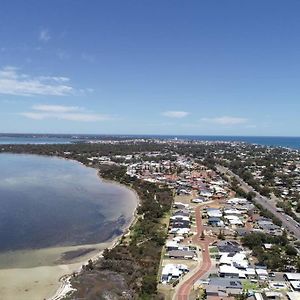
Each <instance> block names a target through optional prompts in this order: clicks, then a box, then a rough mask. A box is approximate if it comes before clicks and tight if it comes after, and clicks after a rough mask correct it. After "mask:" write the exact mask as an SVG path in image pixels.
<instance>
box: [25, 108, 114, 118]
mask: <svg viewBox="0 0 300 300" xmlns="http://www.w3.org/2000/svg"><path fill="white" fill-rule="evenodd" d="M19 115H21V116H23V117H26V118H28V119H33V120H45V119H57V120H67V121H81V122H99V121H108V120H112V119H113V118H112V117H111V116H109V115H103V114H96V113H90V112H85V109H84V108H81V107H78V106H64V105H47V104H38V105H34V106H33V107H32V110H31V111H28V112H22V113H19Z"/></svg>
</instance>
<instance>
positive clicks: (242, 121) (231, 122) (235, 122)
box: [201, 116, 248, 125]
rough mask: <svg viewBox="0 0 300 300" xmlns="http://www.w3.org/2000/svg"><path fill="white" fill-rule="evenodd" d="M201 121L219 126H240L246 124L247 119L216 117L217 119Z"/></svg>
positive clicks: (203, 119)
mask: <svg viewBox="0 0 300 300" xmlns="http://www.w3.org/2000/svg"><path fill="white" fill-rule="evenodd" d="M201 121H204V122H210V123H215V124H220V125H240V124H245V123H247V122H248V119H246V118H238V117H229V116H223V117H217V118H202V119H201Z"/></svg>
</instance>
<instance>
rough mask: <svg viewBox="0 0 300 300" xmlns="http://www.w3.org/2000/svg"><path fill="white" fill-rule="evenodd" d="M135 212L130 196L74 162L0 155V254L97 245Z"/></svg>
mask: <svg viewBox="0 0 300 300" xmlns="http://www.w3.org/2000/svg"><path fill="white" fill-rule="evenodd" d="M135 207H136V198H135V195H134V193H133V192H132V191H130V190H128V189H126V188H125V187H122V186H119V185H115V184H111V183H107V182H103V181H101V180H99V177H98V176H97V173H96V170H94V169H92V168H87V167H85V166H83V165H81V164H79V163H77V162H74V161H67V160H63V159H59V158H50V157H44V156H35V155H16V154H0V251H7V250H18V249H36V248H46V247H52V246H57V245H59V246H60V245H62V246H66V245H81V244H91V243H98V242H103V241H106V240H108V239H109V238H112V237H113V236H115V235H117V234H120V229H121V228H123V227H124V226H125V224H127V223H128V222H129V221H130V219H131V217H132V213H133V211H134V209H135Z"/></svg>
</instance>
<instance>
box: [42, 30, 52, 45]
mask: <svg viewBox="0 0 300 300" xmlns="http://www.w3.org/2000/svg"><path fill="white" fill-rule="evenodd" d="M50 39H51V37H50V34H49V31H48V30H47V29H42V30H41V31H40V34H39V40H40V41H42V42H48V41H49V40H50Z"/></svg>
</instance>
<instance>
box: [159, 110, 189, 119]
mask: <svg viewBox="0 0 300 300" xmlns="http://www.w3.org/2000/svg"><path fill="white" fill-rule="evenodd" d="M162 115H163V116H165V117H168V118H184V117H186V116H188V115H189V113H188V112H186V111H174V110H169V111H165V112H163V113H162Z"/></svg>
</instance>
